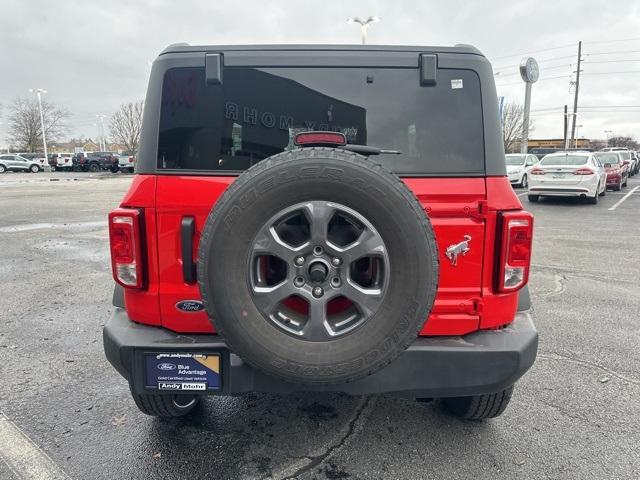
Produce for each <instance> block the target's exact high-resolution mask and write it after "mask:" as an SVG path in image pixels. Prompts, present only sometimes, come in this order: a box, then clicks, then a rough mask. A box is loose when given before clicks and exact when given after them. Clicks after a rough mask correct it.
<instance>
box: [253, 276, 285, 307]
mask: <svg viewBox="0 0 640 480" xmlns="http://www.w3.org/2000/svg"><path fill="white" fill-rule="evenodd" d="M293 293H294V287H293V286H292V285H291V282H290V281H289V279H284V280H283V281H282V282H280V283H279V284H277V285H274V286H272V287H259V286H254V287H253V301H254V302H255V304H256V306H257V307H258V308H259V309H260V310H262V311H263V312H264V313H265V314H267V315H270V314H271V313H273V311H274V310H275V308H276V307H277V306H278V304H279V303H280V302H282V301H283V300H284V299H285V298H288V297H290V296H291V295H293Z"/></svg>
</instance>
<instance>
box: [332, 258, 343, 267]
mask: <svg viewBox="0 0 640 480" xmlns="http://www.w3.org/2000/svg"><path fill="white" fill-rule="evenodd" d="M331 265H333V266H334V267H339V266H340V265H342V260H340V259H339V258H338V257H335V258H332V259H331Z"/></svg>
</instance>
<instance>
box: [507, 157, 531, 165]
mask: <svg viewBox="0 0 640 480" xmlns="http://www.w3.org/2000/svg"><path fill="white" fill-rule="evenodd" d="M505 158H506V160H507V165H512V166H513V165H524V160H525V158H526V155H505Z"/></svg>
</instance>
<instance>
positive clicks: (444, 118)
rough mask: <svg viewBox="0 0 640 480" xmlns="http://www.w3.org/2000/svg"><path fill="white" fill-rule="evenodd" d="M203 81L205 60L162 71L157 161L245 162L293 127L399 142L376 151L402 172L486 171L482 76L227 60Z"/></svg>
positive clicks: (277, 143) (210, 165)
mask: <svg viewBox="0 0 640 480" xmlns="http://www.w3.org/2000/svg"><path fill="white" fill-rule="evenodd" d="M223 79H224V81H223V84H222V85H205V72H204V68H178V69H171V70H169V71H168V72H167V73H166V75H165V78H164V84H163V90H162V106H161V113H160V132H159V144H158V168H161V169H180V170H184V169H187V170H211V171H241V170H245V169H247V168H249V167H250V166H252V165H254V164H255V163H257V162H259V161H260V160H263V159H264V158H267V157H269V156H271V155H274V154H276V153H280V152H282V151H285V150H288V149H291V148H294V145H293V139H294V137H295V135H296V134H298V133H300V132H305V131H320V130H324V131H339V132H342V133H344V134H345V135H346V137H347V140H348V142H349V143H352V144H359V145H369V146H374V147H379V148H382V149H387V150H399V151H400V152H402V153H401V154H400V155H392V154H387V155H380V156H378V157H376V161H380V162H381V163H382V164H383V165H385V166H387V168H389V169H391V170H393V171H395V172H396V173H399V174H421V173H426V174H447V173H454V174H460V173H478V174H482V173H483V172H484V140H483V129H482V125H483V123H482V105H481V96H480V81H479V79H478V77H477V75H476V74H475V73H474V72H472V71H469V70H438V82H437V85H436V86H420V82H419V71H418V70H417V69H392V68H387V69H384V68H300V67H297V68H260V69H258V68H238V67H234V68H226V69H225V70H224V76H223Z"/></svg>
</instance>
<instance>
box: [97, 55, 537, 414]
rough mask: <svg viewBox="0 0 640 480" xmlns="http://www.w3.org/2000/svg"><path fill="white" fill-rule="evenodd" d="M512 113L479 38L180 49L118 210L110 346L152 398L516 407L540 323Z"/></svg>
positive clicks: (141, 399) (171, 409) (483, 409)
mask: <svg viewBox="0 0 640 480" xmlns="http://www.w3.org/2000/svg"><path fill="white" fill-rule="evenodd" d="M496 105H497V97H496V90H495V84H494V76H493V73H492V69H491V65H490V64H489V62H488V61H487V60H486V59H485V57H484V56H483V55H482V54H481V53H480V52H479V51H478V50H476V49H475V48H473V47H469V46H464V45H459V46H455V47H398V46H389V47H385V46H375V47H369V46H327V45H324V46H292V45H287V46H236V47H229V46H226V47H216V46H186V45H174V46H171V47H169V48H168V49H166V50H165V51H164V52H162V53H161V54H160V57H159V58H158V59H157V60H156V61H155V62H154V64H153V67H152V71H151V77H150V82H149V90H148V94H147V99H146V104H145V114H144V120H143V123H144V125H143V128H142V136H141V139H140V146H139V150H138V152H137V163H136V171H135V176H134V178H133V181H132V184H131V187H130V189H129V191H128V193H127V194H126V195H125V197H124V198H123V200H122V203H121V204H120V207H119V208H117V209H115V210H113V211H112V212H111V213H110V214H109V231H110V242H111V259H112V268H113V276H114V279H115V281H116V282H117V287H116V290H115V292H114V297H113V303H114V305H115V307H116V308H115V309H114V311H113V314H112V316H111V318H110V319H109V321H108V322H107V323H106V325H105V327H104V334H103V335H104V347H105V353H106V356H107V358H108V360H109V361H110V362H111V363H112V364H113V366H114V367H115V368H116V369H117V371H118V372H120V373H121V374H122V375H123V376H124V377H125V378H126V379H127V381H128V382H129V386H130V390H131V394H132V396H133V399H134V401H135V402H136V404H137V406H138V407H139V409H140V410H141V411H142V412H144V413H146V414H149V415H155V416H159V417H177V416H182V415H185V414H187V413H189V412H190V411H192V409H193V407H194V406H195V405H196V404H197V402H198V400H199V399H201V398H202V396H203V395H234V394H239V393H242V392H251V391H261V392H272V393H286V392H295V391H315V392H317V391H335V392H345V393H348V394H354V395H361V394H369V393H381V392H401V393H404V394H405V395H413V396H414V397H415V398H417V399H432V398H442V399H443V402H442V404H443V405H444V406H445V407H446V408H447V409H448V410H449V411H451V412H453V413H454V414H456V415H458V416H461V417H463V418H468V419H483V418H491V417H495V416H497V415H500V414H501V413H502V412H503V411H504V409H505V408H506V406H507V404H508V403H509V400H510V398H511V394H512V391H513V385H514V384H515V383H516V381H517V380H518V379H519V378H520V377H521V376H522V375H523V374H524V373H525V372H526V371H527V370H528V369H529V368H530V367H531V365H532V364H533V362H534V360H535V357H536V352H537V342H538V334H537V332H536V329H535V326H534V324H533V321H532V316H531V311H530V310H529V307H530V299H529V292H528V289H527V281H528V278H529V269H530V259H531V245H532V234H533V217H532V215H531V214H530V213H528V212H526V211H524V210H523V209H522V204H521V203H520V200H519V199H518V197H517V196H516V194H515V193H514V191H513V189H512V188H511V185H510V183H509V179H508V178H507V172H506V166H505V156H504V150H503V144H502V138H501V128H500V119H499V116H498V109H497V108H496V107H495V106H496ZM461 132H462V133H463V134H464V141H460V135H461Z"/></svg>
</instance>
